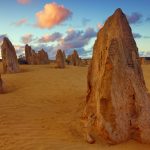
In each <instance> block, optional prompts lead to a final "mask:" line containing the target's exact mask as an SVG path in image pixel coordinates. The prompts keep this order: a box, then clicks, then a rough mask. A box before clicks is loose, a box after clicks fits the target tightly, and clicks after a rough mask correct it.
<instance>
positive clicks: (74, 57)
mask: <svg viewBox="0 0 150 150" xmlns="http://www.w3.org/2000/svg"><path fill="white" fill-rule="evenodd" d="M80 61H81V60H80V58H79V55H78V52H77V51H76V50H74V51H73V54H72V64H73V65H74V66H79V65H80Z"/></svg>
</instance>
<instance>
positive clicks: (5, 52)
mask: <svg viewBox="0 0 150 150" xmlns="http://www.w3.org/2000/svg"><path fill="white" fill-rule="evenodd" d="M1 54H2V63H3V71H4V73H16V72H19V71H20V69H19V64H18V60H17V55H16V51H15V48H14V46H13V45H12V43H11V42H10V40H9V39H8V38H6V37H5V38H4V39H3V44H2V46H1Z"/></svg>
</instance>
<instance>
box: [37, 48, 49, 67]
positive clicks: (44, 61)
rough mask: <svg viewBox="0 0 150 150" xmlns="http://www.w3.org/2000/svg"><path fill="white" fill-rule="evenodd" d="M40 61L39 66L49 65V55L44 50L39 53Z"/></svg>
mask: <svg viewBox="0 0 150 150" xmlns="http://www.w3.org/2000/svg"><path fill="white" fill-rule="evenodd" d="M38 59H39V64H48V63H49V59H48V54H47V53H46V52H45V51H44V50H43V49H42V50H40V51H38Z"/></svg>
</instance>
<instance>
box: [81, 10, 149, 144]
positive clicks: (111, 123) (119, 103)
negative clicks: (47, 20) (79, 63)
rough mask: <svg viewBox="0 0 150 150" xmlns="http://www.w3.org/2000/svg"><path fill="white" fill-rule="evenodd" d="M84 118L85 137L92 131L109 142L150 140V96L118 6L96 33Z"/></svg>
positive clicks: (129, 33)
mask: <svg viewBox="0 0 150 150" xmlns="http://www.w3.org/2000/svg"><path fill="white" fill-rule="evenodd" d="M83 117H84V121H85V125H86V127H87V137H90V138H88V139H87V140H89V139H90V141H92V140H91V138H92V134H93V133H95V134H97V135H98V136H100V137H101V138H103V139H104V140H106V141H107V142H108V143H112V144H117V143H121V142H124V141H127V140H129V139H135V140H137V141H140V142H142V143H150V136H149V135H150V98H149V94H148V91H147V89H146V86H145V82H144V77H143V73H142V69H141V65H140V58H139V54H138V48H137V46H136V43H135V41H134V38H133V35H132V31H131V28H130V26H129V24H128V21H127V19H126V16H125V14H124V13H123V12H122V10H121V9H117V10H116V11H115V13H114V14H113V15H112V16H111V17H109V18H108V20H107V21H106V23H105V24H104V26H103V28H102V29H101V30H100V31H99V33H98V35H97V40H96V42H95V45H94V51H93V57H92V61H91V65H90V66H89V70H88V94H87V99H86V106H85V111H84V115H83ZM90 141H89V142H90Z"/></svg>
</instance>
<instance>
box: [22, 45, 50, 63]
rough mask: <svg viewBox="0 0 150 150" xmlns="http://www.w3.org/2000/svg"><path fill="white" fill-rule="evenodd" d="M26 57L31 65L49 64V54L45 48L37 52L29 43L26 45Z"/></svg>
mask: <svg viewBox="0 0 150 150" xmlns="http://www.w3.org/2000/svg"><path fill="white" fill-rule="evenodd" d="M25 57H26V61H27V63H28V64H29V65H38V64H48V63H49V59H48V54H47V52H45V51H44V50H43V49H42V50H40V51H38V53H36V52H35V50H32V48H31V46H29V45H28V44H27V45H26V46H25Z"/></svg>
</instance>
